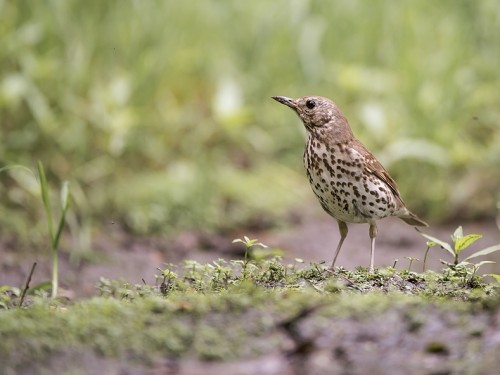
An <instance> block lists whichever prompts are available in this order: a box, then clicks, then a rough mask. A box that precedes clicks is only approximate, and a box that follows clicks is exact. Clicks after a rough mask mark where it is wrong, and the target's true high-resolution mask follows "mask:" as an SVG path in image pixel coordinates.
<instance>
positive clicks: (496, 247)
mask: <svg viewBox="0 0 500 375" xmlns="http://www.w3.org/2000/svg"><path fill="white" fill-rule="evenodd" d="M499 250H500V244H499V245H494V246H490V247H487V248H486V249H483V250H479V251H476V252H475V253H474V254H472V255H470V256H468V257H467V258H465V259H464V261H466V260H469V259H472V258H477V257H481V256H483V255H488V254H491V253H494V252H495V251H499Z"/></svg>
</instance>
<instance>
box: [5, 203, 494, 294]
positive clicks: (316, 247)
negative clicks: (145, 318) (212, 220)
mask: <svg viewBox="0 0 500 375" xmlns="http://www.w3.org/2000/svg"><path fill="white" fill-rule="evenodd" d="M292 221H293V223H292ZM292 221H290V222H289V223H288V224H287V225H284V226H282V227H281V228H279V229H268V230H253V231H252V230H242V231H232V232H227V233H223V234H206V233H202V232H200V231H186V232H183V233H180V234H177V235H172V236H170V237H166V236H148V237H137V236H132V235H130V234H128V233H127V232H126V231H124V230H122V229H121V228H120V227H119V225H117V224H111V223H105V224H103V225H102V227H101V230H99V231H96V232H95V233H94V234H93V240H92V244H91V249H90V250H89V251H87V252H84V253H77V254H76V255H75V254H73V256H71V254H70V253H69V251H68V249H69V248H70V247H71V244H70V243H69V241H66V243H65V244H63V246H62V249H61V257H60V276H59V280H60V283H61V287H62V289H64V290H65V291H64V293H66V294H67V295H68V296H69V297H71V298H73V297H84V296H90V295H92V294H94V293H95V285H96V283H97V282H98V281H99V279H100V278H101V277H104V278H107V279H118V278H123V279H124V280H126V281H127V282H129V283H131V284H137V283H142V282H143V280H144V281H145V282H146V283H149V284H154V283H155V277H154V275H155V274H157V273H158V271H157V270H156V268H157V267H164V266H165V264H166V263H174V264H178V263H180V262H182V261H183V260H187V259H190V260H196V261H198V262H200V263H205V262H212V261H214V260H217V259H218V258H223V259H226V260H230V259H238V258H240V259H241V258H242V257H243V255H244V251H243V246H242V244H238V243H236V244H233V243H232V240H233V239H235V238H242V237H243V236H244V235H247V236H249V237H251V238H258V239H259V240H260V241H261V242H263V243H265V244H267V245H268V246H269V247H272V248H279V249H281V250H282V251H283V257H284V262H286V263H288V262H290V263H293V262H294V259H295V258H300V259H302V260H304V262H305V263H306V264H308V263H309V262H322V261H325V262H327V263H329V262H331V259H332V257H333V252H334V250H335V248H336V245H337V242H338V239H339V233H338V228H337V224H336V222H335V221H334V220H332V219H331V218H329V217H327V216H326V215H324V214H322V213H320V212H319V213H318V212H306V213H304V215H302V216H301V218H300V220H296V219H295V220H292ZM461 224H462V226H463V229H464V233H466V234H468V233H479V234H482V235H483V238H482V239H480V240H479V241H477V242H476V243H475V244H474V245H472V246H471V248H470V249H467V250H466V251H465V252H464V255H467V254H471V253H472V252H473V251H477V250H479V249H482V248H486V247H488V246H491V245H494V244H498V243H500V230H499V229H498V227H497V225H496V223H495V221H494V220H490V221H482V222H470V223H461ZM457 226H458V224H447V225H440V226H431V227H430V228H425V232H426V233H428V234H430V235H432V236H435V237H437V238H440V239H443V240H446V241H450V235H451V234H452V233H453V231H454V230H455V228H456V227H457ZM378 228H379V232H378V237H377V240H376V253H375V266H376V267H377V266H378V267H385V266H388V265H391V266H392V265H393V264H394V262H395V259H397V264H396V268H400V269H401V268H402V269H405V268H408V265H409V261H408V260H407V259H405V257H414V258H418V259H420V260H421V261H422V260H423V257H424V253H425V250H426V245H425V243H426V240H425V239H424V238H423V237H422V236H421V235H420V234H419V233H417V232H416V231H415V229H414V228H413V227H410V226H408V225H406V224H405V223H404V222H402V221H400V220H398V219H395V218H388V219H384V220H382V221H379V224H378ZM48 254H49V251H48V250H47V251H40V250H39V251H37V252H36V253H31V252H30V251H28V250H26V249H23V250H20V249H18V248H16V244H15V242H8V243H5V242H4V243H2V242H1V241H0V285H5V284H7V285H11V286H21V285H23V284H24V282H25V280H26V277H27V275H28V273H29V270H30V268H31V266H32V264H33V262H34V261H37V262H38V264H37V268H36V271H35V274H34V276H33V280H32V285H36V284H37V283H39V282H42V281H46V280H49V278H50V267H51V263H50V258H49V256H48ZM440 259H444V260H446V261H451V258H450V255H449V254H448V253H447V252H446V251H444V250H443V249H440V248H437V247H436V248H433V249H431V252H430V253H429V257H428V268H430V269H434V270H439V269H441V268H442V267H443V266H442V264H441V263H440ZM479 260H483V259H482V258H478V259H477V261H479ZM488 260H493V261H496V262H497V263H496V264H493V265H486V266H484V267H483V268H481V270H480V274H486V273H498V274H500V252H498V253H495V254H492V255H490V256H489V257H488ZM369 261H370V239H369V237H368V225H366V224H351V225H350V226H349V234H348V236H347V239H346V241H345V242H344V245H343V248H342V252H341V253H340V256H339V258H338V260H337V266H343V267H345V268H347V269H354V268H355V267H357V266H368V265H369ZM412 271H418V272H421V271H422V262H417V261H415V262H414V263H413V264H412Z"/></svg>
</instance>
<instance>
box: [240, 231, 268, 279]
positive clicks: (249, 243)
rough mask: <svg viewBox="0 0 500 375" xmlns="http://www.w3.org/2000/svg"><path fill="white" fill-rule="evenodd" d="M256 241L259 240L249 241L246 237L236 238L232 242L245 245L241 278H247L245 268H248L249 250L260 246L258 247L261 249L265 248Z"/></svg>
mask: <svg viewBox="0 0 500 375" xmlns="http://www.w3.org/2000/svg"><path fill="white" fill-rule="evenodd" d="M258 241H259V240H257V239H253V240H251V239H250V238H248V237H247V236H243V239H241V238H237V239H235V240H233V243H237V242H241V243H242V244H244V245H245V258H244V261H243V277H244V278H246V277H247V266H248V262H249V260H250V259H249V252H250V249H251V248H252V247H253V246H260V247H263V248H267V246H266V245H264V244H263V243H261V242H258Z"/></svg>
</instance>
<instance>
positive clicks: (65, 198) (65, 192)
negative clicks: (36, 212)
mask: <svg viewBox="0 0 500 375" xmlns="http://www.w3.org/2000/svg"><path fill="white" fill-rule="evenodd" d="M61 204H62V213H61V218H60V219H59V224H58V226H57V232H56V235H55V236H54V239H53V242H52V248H53V249H57V248H58V247H59V239H60V238H61V233H62V230H63V228H64V223H65V221H66V212H68V208H69V182H68V181H64V182H63V187H62V190H61Z"/></svg>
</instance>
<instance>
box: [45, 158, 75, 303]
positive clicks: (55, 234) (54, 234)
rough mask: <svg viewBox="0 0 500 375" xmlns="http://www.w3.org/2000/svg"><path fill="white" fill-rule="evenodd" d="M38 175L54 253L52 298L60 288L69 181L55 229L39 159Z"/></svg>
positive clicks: (64, 188) (65, 183) (47, 190)
mask: <svg viewBox="0 0 500 375" xmlns="http://www.w3.org/2000/svg"><path fill="white" fill-rule="evenodd" d="M38 175H39V176H40V189H41V193H42V200H43V204H44V206H45V212H46V214H47V223H48V230H49V235H50V245H51V253H52V298H56V297H57V289H58V285H59V282H58V248H59V240H60V239H61V233H62V230H63V228H64V222H65V220H66V212H67V211H68V208H69V182H68V181H64V182H63V185H62V189H61V216H60V217H59V221H58V223H57V229H56V231H54V223H53V220H52V204H51V201H50V196H49V188H48V184H47V178H46V177H45V170H44V168H43V164H42V162H41V161H38Z"/></svg>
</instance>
